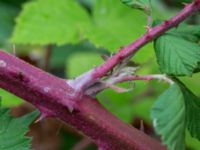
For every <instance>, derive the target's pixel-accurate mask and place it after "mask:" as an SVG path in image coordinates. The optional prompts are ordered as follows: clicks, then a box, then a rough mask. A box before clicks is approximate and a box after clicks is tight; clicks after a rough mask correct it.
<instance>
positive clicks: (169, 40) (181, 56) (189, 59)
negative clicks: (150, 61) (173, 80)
mask: <svg viewBox="0 0 200 150" xmlns="http://www.w3.org/2000/svg"><path fill="white" fill-rule="evenodd" d="M154 47H155V52H156V55H157V61H158V64H159V66H160V70H161V72H162V73H166V74H168V75H174V76H181V75H188V76H191V75H192V73H193V72H194V71H195V70H196V69H197V68H198V67H199V64H198V63H199V62H200V46H199V45H198V44H197V43H194V42H190V41H187V40H185V39H184V38H181V37H179V36H175V35H172V34H170V33H166V34H164V35H163V36H161V37H159V38H158V39H157V40H156V41H155V43H154Z"/></svg>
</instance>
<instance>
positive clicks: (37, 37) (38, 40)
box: [11, 0, 90, 45]
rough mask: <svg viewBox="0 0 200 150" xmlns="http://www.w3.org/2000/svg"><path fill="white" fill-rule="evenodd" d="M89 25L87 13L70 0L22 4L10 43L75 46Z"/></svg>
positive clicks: (44, 0)
mask: <svg viewBox="0 0 200 150" xmlns="http://www.w3.org/2000/svg"><path fill="white" fill-rule="evenodd" d="M88 24H90V20H89V16H88V14H87V12H86V11H85V10H84V9H83V8H82V7H81V6H80V4H78V2H76V1H74V0H59V2H58V1H57V0H36V1H31V2H28V3H26V4H25V5H24V7H23V11H22V12H21V14H20V15H19V17H18V18H17V25H16V27H15V31H14V34H13V37H12V39H11V40H12V42H14V43H19V44H40V45H46V44H50V43H51V44H58V45H62V44H65V43H77V42H78V41H79V40H81V39H82V38H83V37H82V36H83V35H82V29H83V28H86V27H88V26H89V25H88Z"/></svg>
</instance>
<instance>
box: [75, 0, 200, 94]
mask: <svg viewBox="0 0 200 150" xmlns="http://www.w3.org/2000/svg"><path fill="white" fill-rule="evenodd" d="M198 10H200V0H195V1H194V2H193V3H191V4H188V5H186V6H185V8H184V9H183V10H182V11H181V12H180V13H178V14H177V15H176V16H174V17H172V18H171V19H169V20H166V21H164V22H163V23H162V24H160V25H158V26H156V27H154V28H152V29H151V30H150V31H149V32H147V33H145V34H144V35H143V36H141V37H140V38H139V39H137V40H136V41H135V42H133V43H131V44H130V45H128V46H125V47H124V48H122V49H121V50H119V51H118V53H116V54H115V55H114V56H112V57H111V58H109V59H108V60H107V61H106V62H105V63H104V64H102V65H100V66H99V67H97V68H95V69H93V70H92V71H90V76H88V74H87V81H86V82H83V85H81V86H79V87H80V88H81V89H77V90H80V91H81V90H83V89H84V88H87V87H88V86H87V85H91V84H92V83H94V82H96V81H97V80H99V79H101V78H102V77H104V76H105V75H106V74H107V73H108V72H109V71H110V70H112V69H113V68H114V67H115V66H116V65H117V64H119V63H120V62H122V61H127V60H126V59H127V58H128V59H130V58H131V57H132V56H133V55H134V54H135V53H136V52H137V51H138V50H139V49H140V48H141V47H142V46H144V45H145V44H147V43H149V42H151V41H152V40H154V39H155V38H157V37H159V36H160V35H162V34H164V33H165V32H166V31H168V30H170V29H171V28H173V27H177V26H178V25H179V24H180V23H181V22H183V21H184V20H185V19H186V18H188V17H189V16H191V15H192V14H194V13H195V12H197V11H198ZM122 38H123V37H122ZM74 88H76V87H75V86H74Z"/></svg>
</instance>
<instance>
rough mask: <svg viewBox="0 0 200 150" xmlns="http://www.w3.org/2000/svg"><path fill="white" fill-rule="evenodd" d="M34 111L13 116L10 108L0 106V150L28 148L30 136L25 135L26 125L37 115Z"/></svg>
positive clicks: (26, 149)
mask: <svg viewBox="0 0 200 150" xmlns="http://www.w3.org/2000/svg"><path fill="white" fill-rule="evenodd" d="M38 114H39V112H38V111H34V112H32V113H29V114H28V115H25V116H22V117H19V118H14V117H11V116H10V110H9V109H7V108H0V149H1V150H29V149H30V140H31V138H28V137H25V136H24V134H25V133H26V132H27V131H28V126H29V125H30V124H31V122H32V121H33V120H34V119H35V118H36V117H37V116H38Z"/></svg>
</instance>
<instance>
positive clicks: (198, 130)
mask: <svg viewBox="0 0 200 150" xmlns="http://www.w3.org/2000/svg"><path fill="white" fill-rule="evenodd" d="M182 93H183V95H184V99H185V105H186V125H187V128H188V130H189V132H190V134H191V136H192V137H194V138H197V139H198V140H200V99H199V98H198V97H196V96H195V95H194V94H193V93H192V92H191V91H190V90H189V89H187V88H186V87H182Z"/></svg>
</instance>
